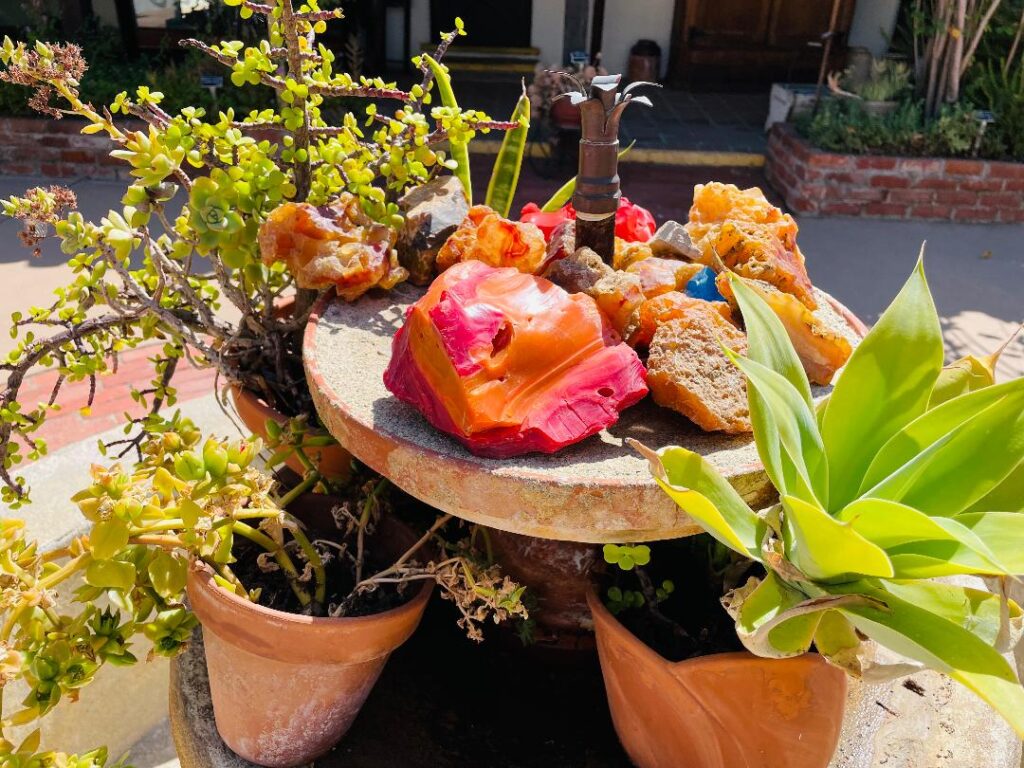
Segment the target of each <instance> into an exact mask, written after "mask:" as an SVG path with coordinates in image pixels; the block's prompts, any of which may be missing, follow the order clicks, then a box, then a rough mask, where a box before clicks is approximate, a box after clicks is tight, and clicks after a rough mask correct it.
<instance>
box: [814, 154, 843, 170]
mask: <svg viewBox="0 0 1024 768" xmlns="http://www.w3.org/2000/svg"><path fill="white" fill-rule="evenodd" d="M852 159H853V158H851V157H850V155H834V154H832V153H831V152H815V153H814V154H812V155H811V158H810V160H809V161H808V164H809V165H811V166H813V167H815V168H849V167H850V164H851V161H852Z"/></svg>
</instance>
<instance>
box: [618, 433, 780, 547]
mask: <svg viewBox="0 0 1024 768" xmlns="http://www.w3.org/2000/svg"><path fill="white" fill-rule="evenodd" d="M627 442H628V443H629V444H630V445H631V446H632V447H633V448H634V449H635V450H636V451H637V452H638V453H640V454H641V455H642V456H644V457H645V458H646V459H647V461H648V462H649V463H650V465H651V474H653V475H654V479H655V480H656V481H657V483H658V485H660V486H661V488H662V490H664V491H665V493H667V494H668V495H669V497H670V498H671V499H672V500H673V501H675V503H676V504H678V505H679V507H680V508H681V509H682V510H683V511H684V512H685V513H686V514H688V515H689V516H690V517H691V518H693V520H694V522H696V523H697V524H698V525H700V526H701V527H702V528H703V529H704V530H705V531H707V532H708V533H709V534H711V536H713V537H714V538H716V539H717V540H718V541H720V542H722V544H724V545H725V546H727V547H729V548H730V549H733V550H735V551H736V552H739V553H740V554H741V555H745V556H747V557H749V558H751V559H752V560H757V561H760V560H761V542H762V541H763V540H764V536H765V533H766V530H767V525H766V523H765V522H764V520H762V519H761V518H760V517H758V516H757V515H756V514H755V513H754V512H753V510H751V509H750V507H749V506H747V503H746V502H745V501H744V500H743V497H742V496H740V495H739V493H737V492H736V489H735V488H733V487H732V486H731V485H729V481H728V480H726V479H725V478H724V477H722V475H721V474H719V473H718V471H717V470H716V469H715V468H714V467H713V466H711V464H710V463H709V462H708V461H707V460H706V459H705V458H704V457H703V456H701V455H699V454H697V453H694V452H693V451H688V450H686V449H685V448H678V447H670V448H662V449H661V450H660V451H657V452H655V451H652V450H651V449H650V448H648V447H647V446H645V445H643V444H642V443H640V442H638V441H636V440H628V441H627Z"/></svg>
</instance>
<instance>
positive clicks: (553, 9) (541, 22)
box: [530, 0, 565, 65]
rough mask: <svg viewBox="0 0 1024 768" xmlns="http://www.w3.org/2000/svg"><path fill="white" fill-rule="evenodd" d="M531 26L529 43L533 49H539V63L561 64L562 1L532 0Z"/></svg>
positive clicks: (563, 23)
mask: <svg viewBox="0 0 1024 768" xmlns="http://www.w3.org/2000/svg"><path fill="white" fill-rule="evenodd" d="M532 24H533V26H532V31H531V33H530V37H531V40H530V42H532V43H533V47H534V48H540V60H541V62H542V63H544V64H555V65H558V64H561V63H562V42H563V40H562V37H563V35H564V33H565V2H564V0H533V20H532Z"/></svg>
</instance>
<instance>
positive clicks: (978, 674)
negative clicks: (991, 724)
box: [826, 582, 1024, 736]
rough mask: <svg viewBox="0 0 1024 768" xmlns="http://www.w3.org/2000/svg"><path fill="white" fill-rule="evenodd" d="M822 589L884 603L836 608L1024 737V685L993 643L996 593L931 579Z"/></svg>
mask: <svg viewBox="0 0 1024 768" xmlns="http://www.w3.org/2000/svg"><path fill="white" fill-rule="evenodd" d="M826 589H827V590H828V591H829V592H832V593H833V594H837V593H838V594H849V593H853V592H856V593H859V594H864V595H868V596H871V597H874V598H876V599H878V600H881V601H882V602H884V603H885V605H886V606H887V608H886V609H880V608H876V607H874V606H871V605H857V606H844V607H843V608H841V609H840V610H841V611H842V612H843V614H844V615H845V616H846V617H847V618H849V619H850V621H851V622H852V623H853V625H854V626H855V627H856V628H857V629H858V630H860V631H861V632H863V633H864V634H865V635H867V636H868V637H870V638H871V639H872V640H875V641H876V642H877V643H879V644H880V645H883V646H885V647H886V648H889V649H890V650H892V651H895V652H896V653H899V654H902V655H904V656H907V657H909V658H911V659H915V660H917V661H920V662H921V663H923V664H926V665H927V666H929V667H931V668H932V669H934V670H936V671H938V672H941V673H943V674H945V675H948V676H949V677H951V678H952V679H954V680H956V681H957V682H959V683H962V684H963V685H965V686H967V688H969V689H970V690H972V691H974V693H976V694H977V695H978V696H980V697H981V698H982V699H983V700H985V701H987V702H988V703H989V704H990V705H991V706H992V707H993V708H994V709H995V710H996V711H997V712H999V714H1001V715H1002V716H1003V717H1004V718H1006V720H1007V722H1009V723H1010V725H1011V726H1013V728H1014V730H1016V731H1017V733H1018V734H1019V735H1021V736H1024V689H1022V688H1021V686H1020V683H1019V682H1017V677H1016V673H1015V672H1014V669H1013V666H1012V665H1011V664H1010V663H1009V662H1008V661H1007V660H1006V659H1005V658H1004V657H1003V656H1002V655H1001V654H1000V653H999V652H998V651H996V649H995V648H994V647H993V645H992V643H994V642H995V636H996V635H995V634H994V633H993V631H992V630H993V619H992V617H993V615H997V614H998V611H999V609H1000V605H999V598H998V597H997V596H995V595H992V594H989V593H987V592H981V591H979V590H968V589H964V588H961V587H954V586H951V585H945V584H934V583H932V582H919V583H916V584H911V585H905V584H901V585H892V584H890V585H874V584H871V583H868V582H854V583H849V584H838V585H833V586H831V587H826ZM1016 610H1017V611H1019V609H1016ZM996 627H998V622H996ZM996 632H998V629H996Z"/></svg>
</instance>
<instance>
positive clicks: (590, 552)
mask: <svg viewBox="0 0 1024 768" xmlns="http://www.w3.org/2000/svg"><path fill="white" fill-rule="evenodd" d="M487 533H488V536H489V537H490V542H491V547H492V549H493V552H494V558H495V560H497V561H498V563H499V564H500V565H501V568H502V570H503V571H504V572H505V574H507V575H508V576H510V577H511V578H512V579H513V580H515V581H516V582H518V583H520V584H523V585H525V586H526V588H527V589H528V590H529V592H530V593H531V594H532V595H533V597H534V598H535V599H536V600H537V603H538V605H537V610H536V611H535V612H533V611H531V618H534V619H536V621H537V623H538V624H540V625H541V626H543V627H544V628H545V629H550V630H552V631H554V632H556V633H561V632H568V633H570V634H575V635H578V634H579V633H580V632H581V631H584V630H585V631H586V637H588V638H589V637H591V635H590V630H592V629H593V628H594V626H593V623H592V622H591V619H590V610H589V609H588V608H587V592H588V591H589V589H590V582H591V572H592V571H593V570H594V568H595V567H598V568H600V566H601V565H602V563H603V561H602V560H601V549H600V547H597V546H595V545H593V544H576V543H573V542H571V541H555V540H553V539H538V538H534V537H533V536H522V535H520V534H518V533H507V532H505V531H499V530H498V529H497V528H488V529H487ZM591 647H592V646H591Z"/></svg>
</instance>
